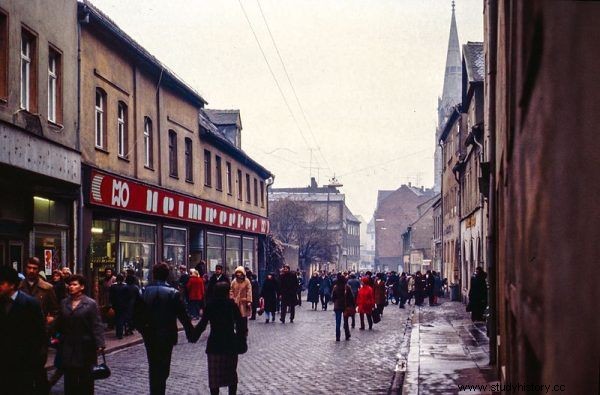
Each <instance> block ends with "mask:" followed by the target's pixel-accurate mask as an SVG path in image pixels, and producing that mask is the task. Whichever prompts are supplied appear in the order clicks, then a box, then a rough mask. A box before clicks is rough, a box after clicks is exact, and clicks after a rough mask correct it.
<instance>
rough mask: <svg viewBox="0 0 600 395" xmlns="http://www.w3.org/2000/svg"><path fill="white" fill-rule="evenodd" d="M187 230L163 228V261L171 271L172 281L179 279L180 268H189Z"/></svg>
mask: <svg viewBox="0 0 600 395" xmlns="http://www.w3.org/2000/svg"><path fill="white" fill-rule="evenodd" d="M186 244H187V230H186V229H185V228H174V227H171V226H165V227H163V259H164V261H165V262H166V263H167V265H169V269H170V271H171V275H170V280H172V281H176V280H177V279H178V278H179V270H178V268H179V266H180V265H185V266H187V259H186V251H185V246H186Z"/></svg>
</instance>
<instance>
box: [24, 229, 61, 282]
mask: <svg viewBox="0 0 600 395" xmlns="http://www.w3.org/2000/svg"><path fill="white" fill-rule="evenodd" d="M67 234H68V230H67V229H65V228H58V227H48V226H34V228H33V237H32V240H33V243H34V248H33V254H32V256H36V257H38V258H39V259H40V261H41V262H44V269H45V272H46V274H52V270H54V269H58V268H61V267H62V266H64V265H67V263H68V262H67Z"/></svg>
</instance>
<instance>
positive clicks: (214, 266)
mask: <svg viewBox="0 0 600 395" xmlns="http://www.w3.org/2000/svg"><path fill="white" fill-rule="evenodd" d="M209 261H210V271H211V272H214V271H215V270H216V269H217V265H218V264H219V260H218V259H210V260H209Z"/></svg>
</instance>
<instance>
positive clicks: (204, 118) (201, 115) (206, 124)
mask: <svg viewBox="0 0 600 395" xmlns="http://www.w3.org/2000/svg"><path fill="white" fill-rule="evenodd" d="M198 122H199V123H200V126H202V127H203V128H204V129H206V130H208V131H210V132H213V133H220V132H219V129H218V128H217V127H216V126H215V125H214V124H213V123H212V122H211V121H210V119H209V117H208V115H207V114H206V112H205V110H204V109H200V111H199V112H198Z"/></svg>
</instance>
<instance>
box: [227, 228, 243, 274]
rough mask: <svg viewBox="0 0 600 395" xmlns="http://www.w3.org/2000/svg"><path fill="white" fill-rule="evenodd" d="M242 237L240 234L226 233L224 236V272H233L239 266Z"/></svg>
mask: <svg viewBox="0 0 600 395" xmlns="http://www.w3.org/2000/svg"><path fill="white" fill-rule="evenodd" d="M241 246H242V239H241V237H240V236H234V235H227V237H226V238H225V265H226V272H227V273H233V272H234V270H235V268H236V267H238V266H240V249H241Z"/></svg>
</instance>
